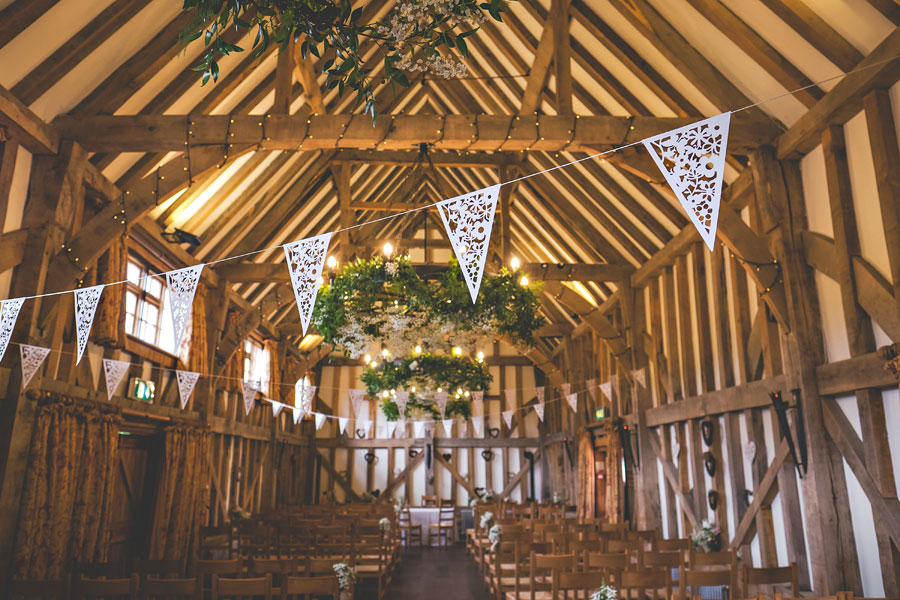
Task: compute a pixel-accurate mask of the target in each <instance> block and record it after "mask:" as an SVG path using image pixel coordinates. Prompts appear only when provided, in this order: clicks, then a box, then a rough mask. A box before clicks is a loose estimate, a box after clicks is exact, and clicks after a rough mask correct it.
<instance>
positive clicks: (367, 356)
mask: <svg viewBox="0 0 900 600" xmlns="http://www.w3.org/2000/svg"><path fill="white" fill-rule="evenodd" d="M363 362H365V363H366V364H369V363H370V362H372V355H371V354H366V355H365V356H364V357H363Z"/></svg>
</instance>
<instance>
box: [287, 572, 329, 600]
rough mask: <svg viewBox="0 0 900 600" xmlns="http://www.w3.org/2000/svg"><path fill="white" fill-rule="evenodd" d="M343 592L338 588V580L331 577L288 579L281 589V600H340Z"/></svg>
mask: <svg viewBox="0 0 900 600" xmlns="http://www.w3.org/2000/svg"><path fill="white" fill-rule="evenodd" d="M340 594H341V591H340V588H339V587H338V579H337V577H335V576H333V575H332V576H331V577H288V578H287V579H286V580H285V583H284V587H282V588H281V600H300V597H301V596H302V597H303V598H304V600H312V598H313V597H315V598H317V599H320V600H321V599H322V598H328V599H330V600H338V598H339V597H340Z"/></svg>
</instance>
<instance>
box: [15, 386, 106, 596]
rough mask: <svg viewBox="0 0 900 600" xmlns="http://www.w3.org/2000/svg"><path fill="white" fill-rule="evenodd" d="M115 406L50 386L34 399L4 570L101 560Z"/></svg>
mask: <svg viewBox="0 0 900 600" xmlns="http://www.w3.org/2000/svg"><path fill="white" fill-rule="evenodd" d="M120 422H121V414H120V411H119V409H118V408H117V407H115V406H111V405H109V404H100V403H96V402H90V401H82V400H76V399H72V398H67V397H65V396H57V395H55V394H51V395H45V396H43V397H42V398H41V399H40V400H39V401H38V407H37V411H36V415H35V424H34V432H33V434H32V438H31V450H30V453H29V457H28V458H29V460H28V472H27V473H26V476H25V489H24V492H23V497H22V504H21V507H20V509H19V526H18V530H17V532H16V541H15V546H14V552H13V564H12V573H13V577H15V578H17V579H57V578H59V577H61V576H62V575H63V574H65V573H66V572H68V571H69V569H70V567H71V564H72V562H74V561H78V562H94V561H106V560H107V559H108V552H109V536H110V518H111V506H112V501H113V490H114V485H115V476H116V467H117V466H118V460H119V435H118V432H119V424H120Z"/></svg>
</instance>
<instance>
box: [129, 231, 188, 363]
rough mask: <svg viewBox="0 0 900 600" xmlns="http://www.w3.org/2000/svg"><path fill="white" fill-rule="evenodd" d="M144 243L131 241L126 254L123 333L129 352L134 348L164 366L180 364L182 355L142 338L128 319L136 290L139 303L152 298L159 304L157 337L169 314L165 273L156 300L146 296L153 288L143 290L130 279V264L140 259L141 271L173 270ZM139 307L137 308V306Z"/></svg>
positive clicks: (153, 302) (141, 354) (163, 271)
mask: <svg viewBox="0 0 900 600" xmlns="http://www.w3.org/2000/svg"><path fill="white" fill-rule="evenodd" d="M143 250H144V249H143V248H142V247H139V246H136V245H135V244H128V246H127V248H126V256H125V269H126V271H125V283H124V284H123V285H124V286H125V289H124V293H123V294H122V321H121V323H122V333H123V334H124V346H125V350H126V351H127V352H131V353H134V354H137V355H138V356H140V357H142V358H145V359H147V360H150V361H153V362H155V363H159V364H161V365H163V366H168V367H176V366H177V365H178V355H177V354H173V353H172V352H169V351H168V350H165V349H164V348H161V347H159V346H157V345H156V344H154V343H151V342H148V341H146V340H143V339H141V338H140V337H138V336H137V335H135V334H133V333H132V332H131V331H128V330H127V327H126V321H127V318H126V317H127V309H126V303H127V302H128V293H129V292H132V293H134V294H136V295H137V297H138V300H137V302H138V304H137V307H140V306H141V302H149V303H150V304H154V305H156V307H157V308H158V310H159V318H158V319H157V324H156V340H157V341H158V340H159V336H160V332H161V330H162V323H163V319H164V318H165V315H164V310H163V307H164V305H165V301H166V300H165V294H166V289H167V286H166V281H165V278H164V277H160V279H161V280H162V281H161V283H162V293H161V294H160V297H159V299H158V300H157V299H156V298H152V296H151V298H152V300H147V299H145V298H144V296H145V295H149V292H146V291H145V290H143V289H142V288H141V287H140V286H138V285H136V284H134V283H132V282H131V281H129V280H128V265H129V264H130V263H137V264H138V265H139V266H140V267H141V272H142V273H143V274H148V273H149V274H154V275H159V274H162V273H165V272H166V271H169V270H171V269H172V268H174V267H172V266H171V265H168V264H164V263H163V262H162V261H160V260H154V259H153V258H151V257H149V256H148V255H147V253H146V252H144V251H143ZM137 307H136V308H137ZM138 318H139V311H137V310H136V311H135V320H137V319H138ZM133 328H134V327H133V326H132V329H133Z"/></svg>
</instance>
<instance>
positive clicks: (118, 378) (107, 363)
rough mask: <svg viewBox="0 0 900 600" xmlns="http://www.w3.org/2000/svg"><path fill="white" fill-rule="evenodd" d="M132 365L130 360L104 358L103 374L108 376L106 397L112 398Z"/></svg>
mask: <svg viewBox="0 0 900 600" xmlns="http://www.w3.org/2000/svg"><path fill="white" fill-rule="evenodd" d="M130 367H131V363H130V362H126V361H124V360H112V359H110V358H104V359H103V374H104V376H105V377H106V398H107V399H108V400H112V397H113V395H114V394H115V393H116V388H117V387H119V384H120V383H122V378H123V377H125V374H126V373H127V372H128V369H129V368H130Z"/></svg>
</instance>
